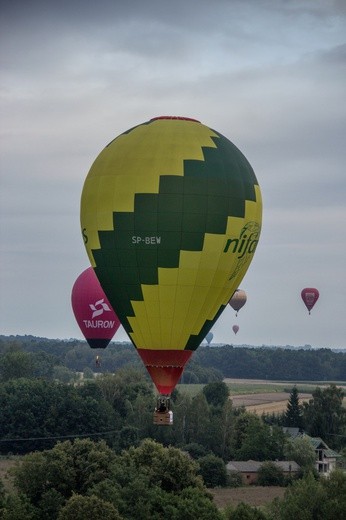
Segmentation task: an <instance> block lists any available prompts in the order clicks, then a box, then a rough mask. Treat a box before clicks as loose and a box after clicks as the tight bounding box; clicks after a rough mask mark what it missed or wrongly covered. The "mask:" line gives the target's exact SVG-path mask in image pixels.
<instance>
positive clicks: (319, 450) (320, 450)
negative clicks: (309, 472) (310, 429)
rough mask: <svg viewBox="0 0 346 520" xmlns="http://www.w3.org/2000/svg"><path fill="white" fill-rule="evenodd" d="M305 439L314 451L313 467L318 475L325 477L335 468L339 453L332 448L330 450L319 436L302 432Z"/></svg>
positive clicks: (339, 456)
mask: <svg viewBox="0 0 346 520" xmlns="http://www.w3.org/2000/svg"><path fill="white" fill-rule="evenodd" d="M303 437H304V438H305V439H308V441H309V442H310V444H311V445H312V447H313V448H314V450H315V453H316V462H315V468H316V470H317V472H318V474H319V475H323V476H325V477H327V476H328V475H329V474H330V473H331V471H333V470H334V469H336V467H337V461H338V459H340V458H341V455H340V454H339V453H337V452H336V451H334V450H331V449H330V448H329V447H328V446H327V444H326V443H325V442H324V441H323V440H322V439H321V438H320V437H310V436H309V435H306V434H303Z"/></svg>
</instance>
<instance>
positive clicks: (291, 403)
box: [284, 386, 303, 428]
mask: <svg viewBox="0 0 346 520" xmlns="http://www.w3.org/2000/svg"><path fill="white" fill-rule="evenodd" d="M284 421H285V422H284V424H285V426H288V427H289V426H292V427H295V428H301V427H302V425H303V413H302V406H301V405H300V404H299V394H298V389H297V387H296V386H294V387H293V388H292V390H291V392H290V397H289V400H288V403H287V409H286V413H285V419H284Z"/></svg>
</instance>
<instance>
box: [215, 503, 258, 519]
mask: <svg viewBox="0 0 346 520" xmlns="http://www.w3.org/2000/svg"><path fill="white" fill-rule="evenodd" d="M224 518H225V520H267V516H266V515H265V513H264V512H262V511H261V510H259V509H257V508H256V507H251V506H249V505H248V504H244V502H241V503H240V504H238V505H237V506H236V507H232V506H228V507H226V508H225V511H224Z"/></svg>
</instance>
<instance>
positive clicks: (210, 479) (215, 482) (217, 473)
mask: <svg viewBox="0 0 346 520" xmlns="http://www.w3.org/2000/svg"><path fill="white" fill-rule="evenodd" d="M198 465H199V474H200V475H201V476H202V478H203V481H204V484H205V485H206V486H207V487H210V488H214V487H219V486H226V485H227V471H226V466H225V463H224V461H223V460H222V459H221V458H220V457H216V456H215V455H205V456H204V457H201V458H199V459H198Z"/></svg>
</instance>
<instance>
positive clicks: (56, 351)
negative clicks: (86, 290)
mask: <svg viewBox="0 0 346 520" xmlns="http://www.w3.org/2000/svg"><path fill="white" fill-rule="evenodd" d="M15 351H21V352H25V353H26V354H28V355H30V356H33V357H31V358H30V357H27V358H26V361H27V362H26V366H27V370H29V368H30V365H31V370H32V373H33V374H35V375H36V376H37V375H41V373H42V372H40V371H42V370H46V372H47V371H49V370H50V371H51V374H52V377H53V373H54V371H55V377H56V376H59V377H60V378H61V379H63V378H65V379H68V377H72V373H73V372H76V371H78V372H84V370H85V369H86V368H89V369H90V370H93V371H94V372H100V373H107V372H115V371H116V370H118V369H119V368H122V367H123V366H126V365H131V366H138V367H140V366H141V363H140V359H139V356H138V355H137V352H136V351H135V349H134V347H133V346H132V345H130V344H122V343H116V342H112V343H110V345H109V346H108V347H107V349H105V350H102V351H100V350H92V349H90V348H89V346H88V344H87V343H86V342H85V341H79V340H70V341H63V340H59V339H55V340H54V339H46V338H36V337H34V336H0V357H1V358H2V359H4V357H5V361H6V355H7V354H9V353H10V352H15ZM96 355H99V356H100V358H101V365H100V366H96V365H95V356H96ZM30 359H31V361H30ZM28 361H30V362H29V363H28ZM18 362H19V361H18ZM10 365H11V361H10V362H9V363H7V364H5V367H4V365H2V370H1V372H0V377H4V370H5V369H6V370H10ZM12 366H14V365H13V363H12ZM69 371H70V372H69ZM5 377H6V375H5ZM227 377H233V378H244V379H275V380H285V381H290V380H294V381H298V380H301V381H345V380H346V352H345V353H344V352H334V351H332V350H330V349H328V348H323V349H316V350H315V349H303V348H302V349H294V350H291V349H289V348H279V347H278V348H266V347H256V348H255V347H233V346H232V345H224V346H222V347H217V348H211V347H204V346H201V347H200V348H199V349H197V351H196V352H195V353H194V356H193V358H192V360H191V361H190V363H189V364H188V365H187V366H186V368H185V370H184V373H183V382H184V383H203V384H205V383H209V382H212V381H217V380H219V381H220V380H222V379H223V378H227Z"/></svg>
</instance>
